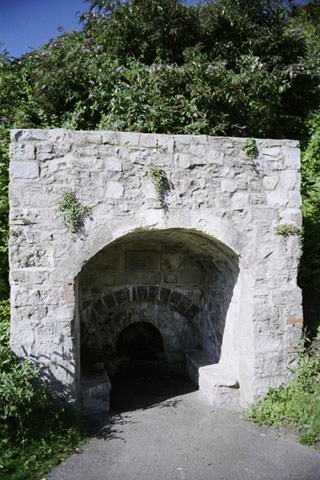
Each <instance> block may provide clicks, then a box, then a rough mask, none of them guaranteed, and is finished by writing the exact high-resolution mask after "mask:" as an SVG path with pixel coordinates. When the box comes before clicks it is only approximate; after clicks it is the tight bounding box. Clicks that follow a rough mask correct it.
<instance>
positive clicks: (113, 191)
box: [106, 182, 124, 199]
mask: <svg viewBox="0 0 320 480" xmlns="http://www.w3.org/2000/svg"><path fill="white" fill-rule="evenodd" d="M123 192H124V187H123V185H121V183H119V182H109V183H108V184H107V188H106V197H109V198H115V199H118V198H121V197H122V195H123Z"/></svg>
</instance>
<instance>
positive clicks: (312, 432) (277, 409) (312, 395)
mask: <svg viewBox="0 0 320 480" xmlns="http://www.w3.org/2000/svg"><path fill="white" fill-rule="evenodd" d="M319 341H320V330H319V332H318V338H317V339H316V342H319ZM249 418H250V419H251V420H253V421H254V422H256V423H259V424H260V425H261V424H265V425H274V426H276V427H280V426H284V427H289V428H293V429H294V430H296V431H298V432H299V434H300V441H301V443H304V444H308V445H309V444H312V443H315V442H317V441H320V350H319V349H314V350H313V351H312V350H307V349H303V350H302V351H301V353H300V357H299V361H298V367H297V369H296V370H295V372H294V378H293V380H292V381H291V382H290V383H288V384H287V385H282V386H281V387H280V388H279V389H278V390H276V389H269V391H268V392H267V395H266V397H265V398H264V399H263V400H261V401H259V402H258V403H257V404H256V405H255V406H253V407H252V408H251V410H250V411H249Z"/></svg>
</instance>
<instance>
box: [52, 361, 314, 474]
mask: <svg viewBox="0 0 320 480" xmlns="http://www.w3.org/2000/svg"><path fill="white" fill-rule="evenodd" d="M134 373H136V375H135V376H134V375H133V374H134ZM92 429H93V436H92V438H91V439H89V440H88V442H87V443H86V444H85V445H84V446H83V447H82V449H81V453H80V454H77V455H73V456H71V457H70V458H69V459H67V460H66V461H65V462H63V463H62V464H61V465H60V466H58V467H57V468H56V469H54V470H53V471H52V472H51V474H50V475H48V476H47V479H50V480H176V479H177V480H197V479H199V480H200V479H202V480H320V452H319V451H314V450H312V449H311V448H309V447H304V446H302V445H300V444H299V443H298V441H297V439H296V437H295V436H294V435H293V434H290V433H287V432H279V431H276V430H275V429H272V428H266V427H258V426H256V425H254V424H252V423H251V422H249V421H247V420H246V419H245V415H244V414H239V413H234V412H229V411H226V410H224V409H218V408H212V407H210V406H209V405H208V404H207V402H206V400H205V398H204V397H203V395H202V393H201V392H199V391H195V388H194V386H193V385H192V384H191V383H190V382H188V381H186V380H185V379H184V378H183V377H181V376H170V375H168V374H165V373H161V372H158V371H156V370H155V371H152V370H151V371H150V370H149V371H147V372H132V371H131V372H128V373H127V375H124V376H122V378H119V379H118V381H116V380H115V379H114V381H113V396H112V412H111V415H110V417H109V419H106V418H101V417H100V418H96V419H95V420H94V422H93V423H92Z"/></svg>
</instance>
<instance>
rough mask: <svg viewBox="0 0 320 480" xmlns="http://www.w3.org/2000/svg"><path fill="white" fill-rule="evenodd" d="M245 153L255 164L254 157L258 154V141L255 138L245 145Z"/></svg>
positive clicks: (247, 140)
mask: <svg viewBox="0 0 320 480" xmlns="http://www.w3.org/2000/svg"><path fill="white" fill-rule="evenodd" d="M244 151H245V153H246V156H247V158H248V159H249V160H250V162H251V163H252V164H253V161H254V157H255V155H256V154H257V153H258V149H257V141H256V139H255V138H247V139H246V141H245V144H244Z"/></svg>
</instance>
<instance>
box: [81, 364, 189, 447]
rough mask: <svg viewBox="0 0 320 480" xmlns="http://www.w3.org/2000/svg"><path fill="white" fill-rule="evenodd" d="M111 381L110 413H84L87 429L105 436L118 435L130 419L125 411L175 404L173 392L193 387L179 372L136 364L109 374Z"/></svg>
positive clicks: (179, 400)
mask: <svg viewBox="0 0 320 480" xmlns="http://www.w3.org/2000/svg"><path fill="white" fill-rule="evenodd" d="M111 384H112V390H111V397H110V400H111V404H110V414H109V415H93V416H92V417H88V423H89V431H90V433H91V434H92V435H93V436H95V437H97V438H104V439H105V440H112V439H121V426H123V425H126V424H130V423H134V422H133V421H132V418H131V415H129V414H128V412H133V411H135V410H146V409H150V408H153V407H155V406H158V407H159V408H161V409H163V408H169V407H171V408H175V407H176V406H177V405H178V404H179V403H180V402H181V399H177V398H176V397H177V396H180V395H185V394H188V393H191V392H194V391H196V390H197V387H196V386H195V385H194V384H193V383H192V382H191V381H190V380H189V379H187V378H186V377H185V376H183V375H180V374H177V373H172V372H165V371H163V370H161V369H158V368H152V369H151V368H150V369H148V368H145V367H144V368H139V365H137V364H136V365H133V366H132V367H131V368H130V370H127V371H126V372H122V373H121V374H118V375H117V376H115V377H113V378H112V380H111Z"/></svg>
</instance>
